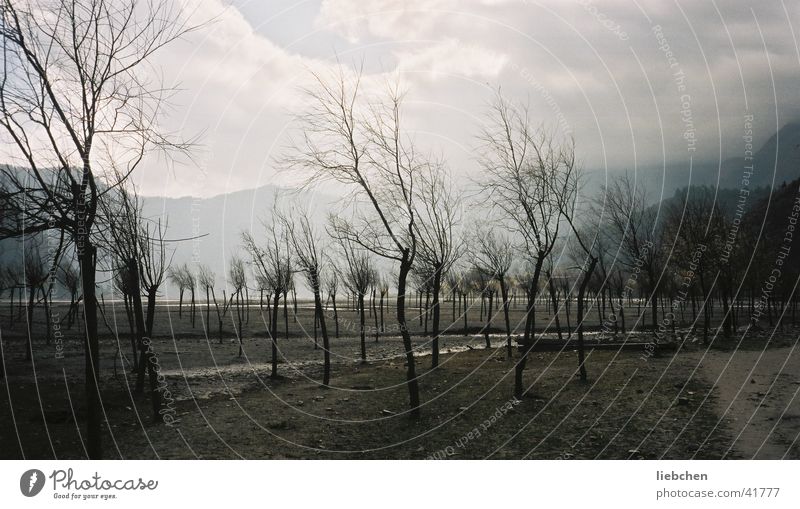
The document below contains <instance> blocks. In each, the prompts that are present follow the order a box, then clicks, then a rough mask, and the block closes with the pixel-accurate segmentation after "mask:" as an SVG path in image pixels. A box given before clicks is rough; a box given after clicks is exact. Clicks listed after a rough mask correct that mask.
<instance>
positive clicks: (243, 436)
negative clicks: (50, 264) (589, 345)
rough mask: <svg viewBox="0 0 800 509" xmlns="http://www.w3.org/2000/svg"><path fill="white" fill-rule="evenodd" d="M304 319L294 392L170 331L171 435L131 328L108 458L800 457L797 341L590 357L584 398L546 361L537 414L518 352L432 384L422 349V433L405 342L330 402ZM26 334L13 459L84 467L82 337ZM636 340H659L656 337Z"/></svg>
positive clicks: (336, 348)
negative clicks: (414, 415) (142, 370)
mask: <svg viewBox="0 0 800 509" xmlns="http://www.w3.org/2000/svg"><path fill="white" fill-rule="evenodd" d="M161 312H162V313H164V314H165V315H166V312H167V311H166V310H162V311H161ZM212 313H213V312H212ZM173 314H174V313H172V312H171V311H170V315H169V316H172V315H173ZM253 314H254V315H255V313H253ZM118 318H119V317H118ZM173 318H176V317H173ZM476 318H477V313H476ZM256 320H257V318H255V317H254V316H251V323H252V322H254V321H256ZM290 321H291V322H292V325H291V329H290V338H289V339H285V338H282V339H281V340H280V341H279V346H280V348H281V355H282V362H281V363H280V365H279V372H280V375H281V377H280V378H279V379H276V380H273V379H270V378H269V366H268V361H269V349H268V341H267V340H266V338H265V337H263V336H261V335H259V334H254V335H253V336H249V337H246V339H245V340H244V341H243V350H244V355H243V356H242V357H241V358H240V357H238V356H237V353H238V343H237V342H236V340H235V339H234V338H233V337H228V336H225V337H223V340H222V343H220V341H219V338H218V337H217V336H216V335H214V336H213V337H210V338H209V339H206V338H205V337H204V336H205V335H204V334H203V333H202V329H201V331H199V332H200V333H199V334H198V332H197V331H194V330H193V329H192V328H191V327H190V326H189V325H188V323H187V317H186V316H184V317H183V318H181V319H173V320H172V322H171V324H170V323H169V320H160V322H161V325H160V329H159V330H160V331H164V330H169V329H170V328H171V329H172V330H174V331H175V334H174V335H172V334H163V332H162V333H161V334H160V337H158V338H156V339H155V342H154V347H155V352H156V354H157V356H158V361H159V366H160V373H161V374H162V375H163V376H164V378H165V384H166V387H167V388H168V391H169V395H170V396H171V398H172V399H173V400H174V401H172V402H170V414H169V416H170V417H169V421H170V424H168V425H167V424H163V423H161V424H155V423H154V422H153V418H152V410H151V409H150V406H149V400H148V398H147V396H146V395H145V396H134V395H133V394H132V393H131V391H130V387H131V385H132V379H131V373H130V366H129V365H127V364H126V357H128V358H129V357H130V354H127V355H121V353H122V354H124V353H125V352H127V350H129V349H130V346H129V343H127V341H128V339H127V338H126V337H125V335H124V330H125V329H120V330H121V331H122V332H123V333H122V334H121V335H120V339H119V341H117V340H116V338H115V337H114V336H113V335H111V334H108V333H106V335H105V337H104V339H103V341H102V344H101V366H102V368H101V369H102V372H103V387H104V393H103V402H104V411H105V420H106V423H107V425H106V432H105V437H104V447H105V451H106V456H107V457H108V458H137V459H147V458H196V457H199V458H208V459H211V458H220V459H222V458H402V459H425V458H436V459H446V458H460V459H462V458H496V459H501V458H514V459H518V458H531V459H556V458H561V459H590V458H618V459H622V458H647V459H656V458H669V459H682V458H723V457H724V458H753V457H755V458H794V459H797V458H800V444H798V441H799V440H798V433H800V408H799V407H798V402H797V393H798V391H800V375H799V374H798V373H800V369H798V368H800V358H799V357H800V354H798V353H797V352H796V348H795V347H796V345H797V341H798V339H799V338H800V329H797V328H791V327H786V328H784V330H782V331H778V332H776V333H774V334H770V331H767V332H759V333H755V332H751V333H750V334H749V335H748V336H746V337H744V338H739V337H733V338H726V339H724V340H723V339H721V338H718V339H715V340H714V344H712V346H711V348H707V347H705V346H703V345H702V343H701V342H699V341H694V342H690V343H687V344H686V346H685V347H684V348H683V349H681V350H680V351H679V352H677V353H674V352H664V353H662V354H660V355H659V356H655V357H653V356H649V355H647V353H646V351H645V350H644V349H638V348H625V349H622V348H619V349H616V348H611V349H606V348H603V349H601V348H597V349H592V350H590V354H589V356H588V359H587V369H588V371H589V382H588V383H586V384H583V383H580V381H579V380H578V378H577V358H576V354H575V352H574V351H573V350H572V347H571V346H565V347H564V348H563V350H561V351H558V350H557V351H537V352H535V353H533V354H532V358H531V359H530V361H529V363H528V369H527V370H526V372H525V384H526V386H527V387H528V393H527V394H526V396H525V397H524V398H522V400H521V401H517V400H514V399H513V398H512V397H511V393H512V386H513V372H514V369H513V367H514V363H515V362H516V360H517V358H518V352H517V351H516V350H515V351H514V358H513V359H512V360H508V359H506V351H505V349H504V348H503V347H502V343H503V341H504V335H503V334H499V332H500V331H499V330H498V331H495V332H498V334H494V335H493V336H492V341H493V347H492V348H486V347H485V346H484V338H483V336H482V335H480V334H473V335H469V336H464V335H463V334H460V333H459V334H455V335H450V336H445V337H444V338H443V339H442V348H443V351H445V352H447V353H445V355H444V356H443V357H442V360H441V365H440V366H439V368H437V369H433V370H431V369H430V358H429V356H427V351H428V350H429V345H428V339H427V338H425V337H422V336H421V335H419V334H418V333H417V334H415V336H414V340H415V345H416V347H417V348H418V352H417V355H418V357H417V365H418V374H419V380H420V390H421V400H422V402H423V407H422V417H421V418H420V419H419V420H417V421H414V420H412V419H410V417H409V416H408V415H407V413H406V410H407V405H408V394H407V391H406V387H405V385H404V383H403V382H404V380H405V367H404V360H403V358H402V357H401V354H402V347H401V344H400V340H399V338H397V337H394V336H388V335H387V336H383V337H381V338H379V340H378V342H377V343H376V342H375V338H374V337H371V338H369V339H368V344H367V350H368V354H369V357H368V363H366V364H362V363H361V362H360V361H359V359H358V350H359V341H358V338H356V337H352V336H348V337H342V338H340V339H333V340H332V343H331V350H332V353H333V355H332V357H333V376H332V383H331V387H330V388H323V387H322V386H321V385H320V384H319V380H320V379H321V358H322V352H321V350H319V349H315V348H314V341H313V335H312V334H308V335H303V332H302V328H301V327H300V326H301V325H302V321H303V320H302V317H301V320H300V323H298V324H294V321H293V320H292V319H291V318H290ZM308 321H309V322H310V320H308ZM164 322H167V323H166V324H165V323H164ZM542 322H545V323H547V320H542ZM495 323H496V324H498V323H499V321H497V322H495ZM4 325H5V322H4ZM253 327H254V328H255V325H253ZM262 327H263V326H262ZM18 329H19V328H18V327H16V328H15V329H11V330H9V329H8V328H7V327H6V328H5V329H0V332H1V333H2V334H3V348H4V350H3V351H4V356H5V361H6V371H7V378H6V379H4V380H3V381H2V385H0V408H1V409H2V413H3V414H5V415H7V416H8V418H5V419H0V444H1V445H2V447H0V457H2V458H23V457H24V458H80V457H84V456H85V451H84V449H83V445H82V438H83V437H82V436H81V433H82V432H83V428H84V419H85V410H84V395H83V388H82V385H83V383H82V380H83V353H82V345H81V342H80V339H79V337H80V336H79V335H78V334H69V333H68V334H65V338H64V339H61V340H56V341H54V342H53V343H51V344H50V345H47V344H46V342H45V341H43V340H42V339H38V340H37V341H35V342H34V357H33V362H27V361H25V360H24V340H23V337H22V336H21V334H20V333H19V330H18ZM476 332H477V331H476ZM550 337H552V338H553V339H555V338H556V336H555V335H550ZM627 339H628V341H630V342H647V341H649V340H650V339H649V335H648V334H647V333H646V332H640V333H634V334H630V335H629V336H628V338H627ZM59 341H60V342H59ZM118 347H119V348H118ZM59 352H63V354H64V355H63V357H62V356H60V353H59ZM57 354H58V355H57ZM173 419H174V422H172V420H173Z"/></svg>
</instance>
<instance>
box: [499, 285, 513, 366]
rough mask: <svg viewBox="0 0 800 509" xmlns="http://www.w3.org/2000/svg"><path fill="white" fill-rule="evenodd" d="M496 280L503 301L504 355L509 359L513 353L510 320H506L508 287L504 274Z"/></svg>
mask: <svg viewBox="0 0 800 509" xmlns="http://www.w3.org/2000/svg"><path fill="white" fill-rule="evenodd" d="M498 279H499V280H500V296H501V297H502V299H503V315H504V316H505V321H506V354H507V355H508V358H509V359H510V358H511V357H512V356H513V354H514V352H513V351H512V349H511V320H509V318H508V287H507V286H506V277H505V274H499V275H498Z"/></svg>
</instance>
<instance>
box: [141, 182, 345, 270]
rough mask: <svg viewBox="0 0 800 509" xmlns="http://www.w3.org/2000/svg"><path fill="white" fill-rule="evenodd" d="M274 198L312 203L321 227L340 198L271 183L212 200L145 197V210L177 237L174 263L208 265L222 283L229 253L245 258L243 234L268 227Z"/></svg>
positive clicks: (173, 245) (315, 220)
mask: <svg viewBox="0 0 800 509" xmlns="http://www.w3.org/2000/svg"><path fill="white" fill-rule="evenodd" d="M276 196H277V197H278V200H279V204H286V203H289V202H296V203H298V204H299V205H301V206H303V207H308V208H309V212H310V214H311V219H312V222H313V223H314V224H315V225H317V226H318V227H320V228H324V227H325V224H326V221H327V215H328V212H330V211H331V210H334V207H336V206H337V201H338V200H340V199H339V198H336V197H333V196H329V195H325V194H322V193H319V192H315V191H298V190H294V189H286V188H281V187H277V186H273V185H270V184H267V185H264V186H261V187H258V188H255V189H248V190H244V191H236V192H231V193H227V194H220V195H217V196H212V197H210V198H194V197H182V198H164V197H145V198H144V199H143V214H144V216H145V217H151V218H162V220H163V221H165V222H166V223H167V225H168V228H167V235H166V238H167V239H170V240H174V241H175V242H171V243H170V245H171V248H172V249H174V253H173V255H172V256H173V258H172V264H173V265H178V264H182V263H188V264H190V265H192V264H198V263H199V264H204V265H208V266H209V267H210V268H211V270H213V271H214V273H215V274H216V275H217V281H218V282H219V283H222V282H223V281H224V279H225V275H224V274H225V271H226V267H227V261H229V260H230V258H231V256H233V255H235V254H238V255H241V256H243V257H245V258H246V257H247V254H246V253H245V252H244V251H243V249H242V246H241V245H242V241H241V237H242V232H243V231H245V230H252V231H253V232H254V233H255V234H256V235H257V237H258V235H259V234H261V233H262V232H263V231H264V226H263V221H264V219H268V218H269V215H270V213H271V210H272V209H273V206H274V205H275V199H276Z"/></svg>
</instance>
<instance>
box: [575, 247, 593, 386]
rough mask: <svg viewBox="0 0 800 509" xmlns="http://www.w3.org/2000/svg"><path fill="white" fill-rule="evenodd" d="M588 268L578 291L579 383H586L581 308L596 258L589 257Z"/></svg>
mask: <svg viewBox="0 0 800 509" xmlns="http://www.w3.org/2000/svg"><path fill="white" fill-rule="evenodd" d="M589 260H590V261H589V267H587V268H586V270H585V271H584V273H583V279H582V280H581V286H580V289H579V290H578V310H577V312H578V316H577V322H578V369H579V370H580V376H581V382H586V379H587V377H586V347H585V345H584V343H583V318H584V313H583V306H584V301H585V299H586V286H587V285H588V284H589V279H591V277H592V272H594V268H595V266H596V265H597V258H595V257H593V256H590V257H589Z"/></svg>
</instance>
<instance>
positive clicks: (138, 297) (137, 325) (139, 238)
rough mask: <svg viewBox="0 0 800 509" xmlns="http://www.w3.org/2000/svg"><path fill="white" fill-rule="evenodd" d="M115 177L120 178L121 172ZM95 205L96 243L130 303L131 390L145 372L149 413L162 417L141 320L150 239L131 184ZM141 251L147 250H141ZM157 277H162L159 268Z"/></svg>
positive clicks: (153, 365) (139, 390) (141, 382)
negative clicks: (134, 357)
mask: <svg viewBox="0 0 800 509" xmlns="http://www.w3.org/2000/svg"><path fill="white" fill-rule="evenodd" d="M118 178H119V179H120V180H121V176H120V177H118ZM99 206H100V210H101V211H102V215H101V217H100V226H101V227H102V228H103V229H102V232H103V234H104V235H103V236H102V240H101V241H100V243H99V246H100V247H102V248H103V249H104V250H105V251H107V252H108V253H110V254H111V255H112V264H113V265H112V270H113V271H114V272H116V273H118V274H119V277H120V286H122V288H124V291H125V292H126V293H127V295H128V296H129V298H130V299H131V303H132V311H133V324H134V332H135V338H136V345H137V348H138V353H139V360H138V362H137V363H136V368H137V377H136V384H135V392H136V393H137V394H141V393H142V392H144V381H145V375H149V377H148V378H149V382H150V384H149V385H150V395H151V402H152V405H153V414H154V418H155V419H156V420H159V419H161V418H162V413H161V394H160V387H159V384H158V373H157V371H156V370H157V365H158V362H157V360H156V356H155V353H154V348H153V345H152V337H151V336H150V333H151V331H149V330H148V329H147V325H146V323H145V315H144V308H143V305H142V291H141V289H142V281H143V279H142V272H143V268H144V263H143V261H144V260H145V258H146V259H147V260H148V267H150V268H151V269H152V267H151V265H152V262H153V261H154V259H153V256H152V253H151V252H150V248H151V243H150V240H149V238H147V232H148V230H147V229H146V228H145V227H144V226H143V219H142V217H141V204H140V202H139V198H138V196H137V194H136V190H135V188H133V187H132V186H128V185H126V184H125V183H124V182H118V185H116V186H115V187H114V189H113V191H112V192H110V193H106V194H104V195H103V197H102V200H101V201H100V203H99ZM143 237H144V238H143ZM145 251H146V252H147V254H144V253H145ZM151 275H154V274H151ZM157 277H160V278H163V270H162V274H161V275H160V276H157ZM145 280H147V281H149V278H148V277H145ZM157 290H158V286H156V291H157ZM150 312H151V315H152V314H153V313H154V312H155V292H154V293H153V301H152V310H150ZM151 327H152V324H151Z"/></svg>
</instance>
